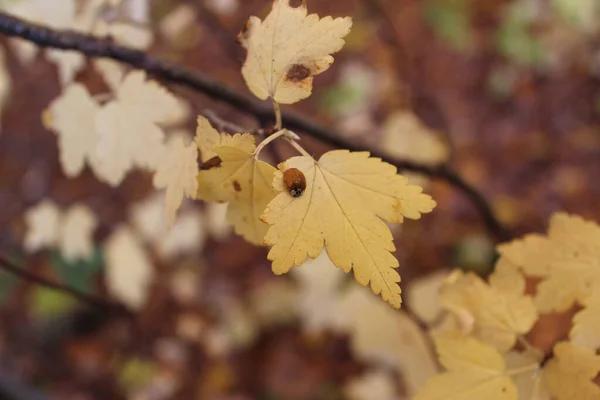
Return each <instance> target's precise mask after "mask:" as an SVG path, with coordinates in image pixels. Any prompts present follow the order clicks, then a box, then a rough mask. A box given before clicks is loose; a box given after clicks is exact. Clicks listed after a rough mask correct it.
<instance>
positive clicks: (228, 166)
mask: <svg viewBox="0 0 600 400" xmlns="http://www.w3.org/2000/svg"><path fill="white" fill-rule="evenodd" d="M201 140H202V141H203V144H202V146H204V147H205V148H207V149H210V144H209V143H215V141H212V142H211V141H208V140H205V139H201ZM210 140H212V139H210ZM220 143H223V144H226V145H220V146H216V147H214V148H213V149H212V151H214V153H215V154H216V155H217V157H218V160H219V163H218V165H215V166H212V167H211V168H209V169H205V170H201V171H200V173H199V174H198V194H197V197H198V198H200V199H202V200H206V201H218V202H226V201H228V202H229V208H228V210H227V221H228V222H229V223H230V224H231V225H233V226H234V228H235V232H236V233H237V234H239V235H242V236H243V237H244V238H245V239H246V240H248V241H249V242H251V243H254V244H257V245H262V244H263V239H264V237H265V233H266V232H267V229H268V226H267V225H266V224H265V223H264V222H262V221H261V220H260V215H261V213H262V212H263V210H264V209H265V207H266V205H267V204H268V203H269V201H271V199H272V198H273V197H275V194H276V192H275V191H274V190H273V188H272V187H271V182H272V179H273V173H274V172H275V168H273V167H272V166H271V165H269V164H267V163H265V162H264V161H260V160H257V159H256V158H255V157H254V154H252V152H253V151H254V138H253V137H252V135H250V134H244V135H239V134H237V135H235V136H228V135H227V136H226V137H221V138H220Z"/></svg>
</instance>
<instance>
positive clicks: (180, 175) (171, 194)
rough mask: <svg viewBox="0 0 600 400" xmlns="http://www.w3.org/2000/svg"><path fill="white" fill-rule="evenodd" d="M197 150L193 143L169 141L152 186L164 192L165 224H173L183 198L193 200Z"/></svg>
mask: <svg viewBox="0 0 600 400" xmlns="http://www.w3.org/2000/svg"><path fill="white" fill-rule="evenodd" d="M197 158H198V148H197V147H196V145H195V144H194V143H191V144H189V145H187V146H186V145H185V144H184V143H183V139H182V138H180V137H174V138H173V140H171V141H170V143H169V146H168V149H167V153H166V154H165V155H164V157H163V158H162V160H161V161H160V163H159V164H158V168H157V169H156V173H155V174H154V179H153V184H154V187H155V188H157V189H166V190H165V223H166V225H167V226H168V227H170V226H171V225H172V224H173V221H174V220H175V215H176V214H177V210H178V209H179V207H180V206H181V202H182V201H183V198H184V197H186V196H187V197H189V198H191V199H193V198H194V197H195V196H196V191H197V190H198V181H197V180H196V176H197V175H198V161H197Z"/></svg>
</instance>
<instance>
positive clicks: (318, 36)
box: [239, 0, 352, 104]
mask: <svg viewBox="0 0 600 400" xmlns="http://www.w3.org/2000/svg"><path fill="white" fill-rule="evenodd" d="M351 26H352V20H351V19H350V18H349V17H346V18H335V19H333V18H331V17H329V16H328V17H324V18H321V19H319V16H318V15H316V14H310V15H307V9H306V3H305V2H304V1H303V2H302V4H301V5H300V6H298V7H295V8H294V7H292V6H291V5H290V3H289V0H274V1H273V9H272V10H271V13H270V14H269V15H268V16H267V17H266V18H265V20H264V21H261V20H260V19H259V18H257V17H250V19H249V20H248V22H247V23H246V28H245V30H244V31H243V32H242V33H240V35H239V40H240V42H241V43H242V45H243V46H244V47H245V48H246V49H247V50H248V56H247V58H246V62H245V63H244V66H243V67H242V75H243V76H244V79H245V80H246V84H247V85H248V87H249V88H250V90H251V91H252V93H254V95H255V96H256V97H258V98H259V99H262V100H265V99H267V98H269V97H272V98H273V99H274V101H276V102H277V103H282V104H291V103H295V102H297V101H299V100H302V99H305V98H307V97H308V96H310V94H311V91H312V81H313V76H315V75H318V74H320V73H322V72H324V71H325V70H327V69H328V68H329V66H330V65H331V64H332V63H333V57H332V56H331V54H332V53H335V52H337V51H339V50H340V49H341V48H342V47H343V46H344V39H343V38H344V37H345V36H346V35H347V34H348V33H349V32H350V27H351Z"/></svg>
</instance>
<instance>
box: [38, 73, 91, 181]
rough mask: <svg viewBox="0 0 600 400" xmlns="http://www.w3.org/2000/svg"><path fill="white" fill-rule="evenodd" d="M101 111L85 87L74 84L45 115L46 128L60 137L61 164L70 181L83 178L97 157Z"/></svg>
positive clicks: (55, 100)
mask: <svg viewBox="0 0 600 400" xmlns="http://www.w3.org/2000/svg"><path fill="white" fill-rule="evenodd" d="M99 108H100V107H99V106H98V104H96V102H95V101H94V99H92V97H91V96H90V94H89V92H88V91H87V89H86V88H85V87H84V86H83V85H81V84H79V83H73V84H71V85H69V86H67V87H66V88H65V89H64V90H63V93H62V94H61V95H60V96H59V97H58V98H56V99H54V100H53V101H52V103H50V105H49V106H48V108H47V110H46V111H45V115H44V118H43V120H44V124H45V125H46V128H47V129H51V130H52V131H54V132H55V133H56V134H57V135H58V147H59V150H60V164H61V166H62V168H63V171H64V173H65V175H67V176H68V177H75V176H77V175H79V174H80V173H81V171H82V170H83V168H84V166H85V162H86V160H90V159H91V158H92V157H93V154H94V151H95V148H96V146H97V144H98V138H99V136H98V134H97V133H96V126H95V124H94V120H95V118H96V115H97V114H98V110H99Z"/></svg>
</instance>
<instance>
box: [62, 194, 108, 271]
mask: <svg viewBox="0 0 600 400" xmlns="http://www.w3.org/2000/svg"><path fill="white" fill-rule="evenodd" d="M97 225H98V220H97V218H96V214H94V212H93V211H92V210H90V209H89V208H88V207H86V206H84V205H82V204H76V205H74V206H72V207H71V208H69V210H68V211H67V212H66V213H65V215H64V217H63V220H62V221H61V224H60V230H61V234H60V238H59V243H58V244H59V247H60V251H61V254H62V256H63V257H64V258H65V259H66V260H70V261H74V260H77V259H85V258H88V257H90V256H91V255H92V254H93V253H94V237H93V233H94V229H96V226H97Z"/></svg>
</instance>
